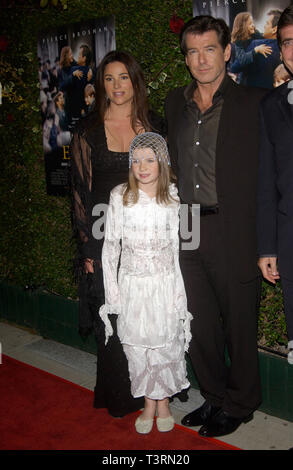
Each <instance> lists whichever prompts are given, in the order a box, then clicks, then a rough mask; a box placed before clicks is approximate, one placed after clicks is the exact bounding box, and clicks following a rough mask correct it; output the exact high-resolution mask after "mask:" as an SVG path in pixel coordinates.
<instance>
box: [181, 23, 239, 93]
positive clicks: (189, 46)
mask: <svg viewBox="0 0 293 470" xmlns="http://www.w3.org/2000/svg"><path fill="white" fill-rule="evenodd" d="M186 50H187V54H186V56H185V62H186V65H187V67H188V68H189V70H190V73H191V75H192V76H193V77H194V78H195V80H196V81H197V82H198V83H201V84H215V85H217V84H220V83H221V81H222V79H223V78H224V75H225V72H226V62H227V61H228V60H229V58H230V54H231V46H230V44H229V45H228V46H227V47H226V49H225V50H223V48H222V46H221V44H220V42H219V39H218V35H217V33H216V31H207V32H206V33H203V34H192V33H188V34H187V35H186Z"/></svg>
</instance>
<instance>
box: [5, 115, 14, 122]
mask: <svg viewBox="0 0 293 470" xmlns="http://www.w3.org/2000/svg"><path fill="white" fill-rule="evenodd" d="M6 119H7V121H8V122H12V121H14V116H13V114H11V113H7V115H6Z"/></svg>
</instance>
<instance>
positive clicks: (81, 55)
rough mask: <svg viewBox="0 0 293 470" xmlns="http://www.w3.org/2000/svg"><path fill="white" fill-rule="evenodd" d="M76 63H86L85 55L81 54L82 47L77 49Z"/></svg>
mask: <svg viewBox="0 0 293 470" xmlns="http://www.w3.org/2000/svg"><path fill="white" fill-rule="evenodd" d="M77 63H78V65H85V63H86V56H85V55H83V50H82V48H80V49H79V53H78V58H77Z"/></svg>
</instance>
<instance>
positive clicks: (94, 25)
mask: <svg viewBox="0 0 293 470" xmlns="http://www.w3.org/2000/svg"><path fill="white" fill-rule="evenodd" d="M115 48H116V44H115V25H114V17H113V16H111V17H107V18H100V19H95V20H90V21H85V22H81V23H75V24H70V25H66V26H64V27H61V28H58V29H55V30H52V31H47V32H44V33H42V34H41V35H40V36H39V38H38V60H39V82H40V103H41V116H42V127H43V149H44V158H45V172H46V186H47V193H48V194H49V195H54V196H65V195H66V194H68V190H69V179H68V176H69V168H70V158H71V156H70V147H69V144H70V140H71V136H72V131H73V128H74V126H75V125H76V123H77V122H78V120H79V119H80V118H81V117H82V116H85V115H86V114H87V113H89V112H90V111H91V109H92V107H93V104H94V99H95V88H94V81H95V75H96V69H97V67H98V65H99V63H100V62H101V60H102V59H103V57H104V55H105V54H106V53H107V52H109V51H111V50H114V49H115Z"/></svg>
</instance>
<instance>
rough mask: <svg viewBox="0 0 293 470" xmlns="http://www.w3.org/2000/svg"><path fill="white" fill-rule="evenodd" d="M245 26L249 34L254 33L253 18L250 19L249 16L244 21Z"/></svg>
mask: <svg viewBox="0 0 293 470" xmlns="http://www.w3.org/2000/svg"><path fill="white" fill-rule="evenodd" d="M246 27H247V30H248V32H249V34H250V35H252V34H254V33H255V26H254V22H253V19H252V17H251V16H250V17H249V18H248V21H247V23H246Z"/></svg>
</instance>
